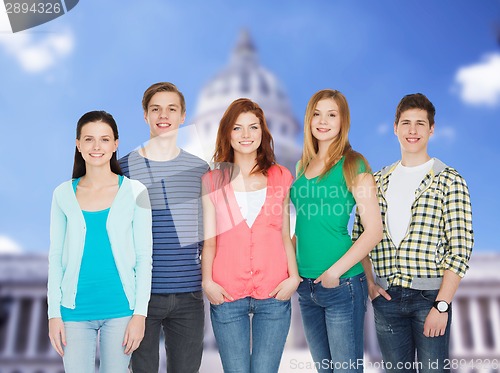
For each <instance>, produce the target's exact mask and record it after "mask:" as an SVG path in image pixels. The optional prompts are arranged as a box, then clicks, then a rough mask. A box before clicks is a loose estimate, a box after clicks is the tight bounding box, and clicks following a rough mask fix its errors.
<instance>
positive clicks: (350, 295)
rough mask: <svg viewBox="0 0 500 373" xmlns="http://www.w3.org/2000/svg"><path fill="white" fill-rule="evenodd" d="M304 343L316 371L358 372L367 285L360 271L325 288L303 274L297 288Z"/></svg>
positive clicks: (360, 361) (360, 368)
mask: <svg viewBox="0 0 500 373" xmlns="http://www.w3.org/2000/svg"><path fill="white" fill-rule="evenodd" d="M297 292H298V293H299V305H300V311H301V313H302V321H303V323H304V332H305V335H306V340H307V344H308V345H309V350H310V351H311V355H312V358H313V360H314V363H315V367H316V369H317V370H318V372H333V371H335V372H362V371H363V330H364V316H365V312H366V299H367V297H368V288H367V284H366V276H365V274H364V273H362V274H359V275H357V276H354V277H348V278H341V279H340V284H339V286H337V287H334V288H325V287H323V285H322V284H321V283H318V284H315V283H314V279H308V278H305V279H304V281H302V282H301V283H300V285H299V288H298V289H297Z"/></svg>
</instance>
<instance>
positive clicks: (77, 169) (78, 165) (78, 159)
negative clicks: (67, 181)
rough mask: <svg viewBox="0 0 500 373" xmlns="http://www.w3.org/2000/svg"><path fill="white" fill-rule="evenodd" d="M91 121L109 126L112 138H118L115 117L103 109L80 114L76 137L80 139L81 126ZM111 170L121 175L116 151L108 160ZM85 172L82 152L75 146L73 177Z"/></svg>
mask: <svg viewBox="0 0 500 373" xmlns="http://www.w3.org/2000/svg"><path fill="white" fill-rule="evenodd" d="M91 122H103V123H106V124H107V125H108V126H110V127H111V129H112V130H113V135H114V140H118V126H117V125H116V122H115V118H113V116H112V115H111V114H109V113H106V112H105V111H103V110H95V111H89V112H88V113H85V114H83V115H82V117H81V118H80V119H79V120H78V123H77V125H76V138H77V139H78V140H80V136H81V134H82V128H83V127H84V126H85V125H86V124H88V123H91ZM110 166H111V171H112V172H114V173H115V174H118V175H123V172H122V169H121V167H120V164H119V163H118V159H117V158H116V152H114V153H113V155H112V156H111V160H110ZM86 173H87V168H86V167H85V160H84V159H83V157H82V154H81V153H80V152H79V151H78V148H77V147H75V162H74V163H73V179H76V178H79V177H82V176H84V175H85V174H86Z"/></svg>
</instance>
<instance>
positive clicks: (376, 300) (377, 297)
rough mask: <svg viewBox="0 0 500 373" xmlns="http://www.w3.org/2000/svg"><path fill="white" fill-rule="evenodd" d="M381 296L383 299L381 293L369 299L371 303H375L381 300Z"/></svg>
mask: <svg viewBox="0 0 500 373" xmlns="http://www.w3.org/2000/svg"><path fill="white" fill-rule="evenodd" d="M381 298H383V299H385V298H384V297H383V296H382V295H377V296H376V297H375V298H373V299H372V300H371V302H372V305H373V304H375V303H377V302H379V301H380V300H381Z"/></svg>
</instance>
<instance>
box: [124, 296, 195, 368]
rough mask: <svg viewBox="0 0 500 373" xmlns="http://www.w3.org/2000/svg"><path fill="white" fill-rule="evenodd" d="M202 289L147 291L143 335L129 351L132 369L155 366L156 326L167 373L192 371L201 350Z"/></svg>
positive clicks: (156, 352) (156, 347)
mask: <svg viewBox="0 0 500 373" xmlns="http://www.w3.org/2000/svg"><path fill="white" fill-rule="evenodd" d="M204 325H205V312H204V308H203V293H202V292H201V291H196V292H192V293H177V294H151V299H150V300H149V306H148V317H147V318H146V331H145V334H144V339H143V340H142V342H141V345H140V346H139V348H138V349H137V350H135V351H134V353H133V354H132V371H133V372H134V373H156V372H158V369H159V362H160V355H159V351H158V346H159V344H160V330H161V328H163V332H164V334H165V350H166V353H167V372H168V373H196V372H198V371H199V369H200V365H201V356H202V353H203V328H204Z"/></svg>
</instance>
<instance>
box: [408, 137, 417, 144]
mask: <svg viewBox="0 0 500 373" xmlns="http://www.w3.org/2000/svg"><path fill="white" fill-rule="evenodd" d="M418 140H420V139H419V138H415V137H407V138H406V141H408V142H409V143H410V144H415V143H416V142H417V141H418Z"/></svg>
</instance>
